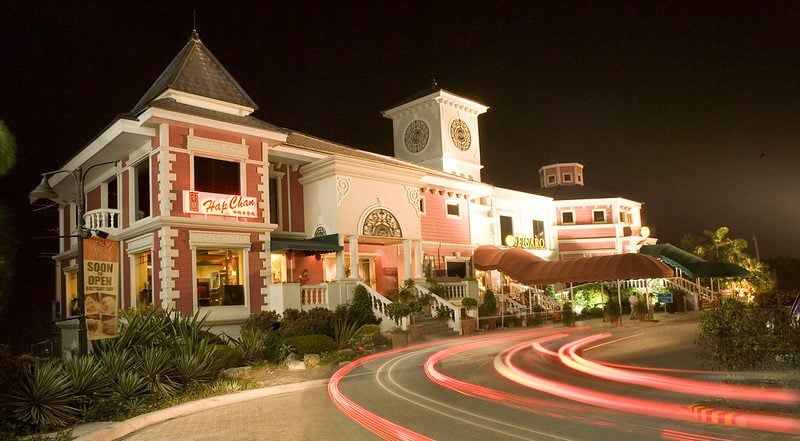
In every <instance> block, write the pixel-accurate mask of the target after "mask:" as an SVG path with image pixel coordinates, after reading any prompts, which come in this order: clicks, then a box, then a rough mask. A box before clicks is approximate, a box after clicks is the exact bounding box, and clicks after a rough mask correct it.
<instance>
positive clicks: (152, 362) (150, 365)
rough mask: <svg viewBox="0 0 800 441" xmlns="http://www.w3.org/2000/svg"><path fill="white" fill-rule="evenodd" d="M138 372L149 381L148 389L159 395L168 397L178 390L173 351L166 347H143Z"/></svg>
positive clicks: (139, 356)
mask: <svg viewBox="0 0 800 441" xmlns="http://www.w3.org/2000/svg"><path fill="white" fill-rule="evenodd" d="M137 359H138V361H139V363H138V366H137V367H138V372H139V374H140V375H141V376H142V378H144V380H145V382H146V383H147V388H148V390H149V391H150V392H151V393H152V394H154V395H157V396H162V397H167V396H170V395H173V394H175V392H177V391H178V388H179V387H178V383H177V382H175V380H174V379H173V378H174V377H175V360H174V357H173V353H172V352H171V351H170V350H168V349H165V348H157V347H151V348H146V349H143V350H142V351H140V352H139V353H138V357H137Z"/></svg>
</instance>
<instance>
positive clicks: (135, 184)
mask: <svg viewBox="0 0 800 441" xmlns="http://www.w3.org/2000/svg"><path fill="white" fill-rule="evenodd" d="M144 161H147V186H148V188H149V189H150V195H149V196H150V197H148V198H147V203H148V204H149V207H148V213H149V214H148V215H147V216H142V218H141V219H137V215H138V212H139V179H138V176H137V174H136V167H138V166H139V164H141V163H142V162H144ZM130 171H131V172H130V176H129V180H128V184H129V185H130V189H131V191H130V192H129V193H130V194H129V196H128V202H129V203H130V205H129V207H131V209H130V210H129V211H130V213H129V219H130V223H131V225H133V224H135V223H137V222H142V221H144V220H146V219H148V218H151V217H153V162H152V157H151V156H150V155H149V154H146V155H143V156H142V157H140V158H138V159H136V160H134V161H132V162H131V166H130ZM117 191H118V192H120V193H121V191H120V190H119V189H117Z"/></svg>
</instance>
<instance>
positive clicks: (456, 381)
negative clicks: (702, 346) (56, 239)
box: [125, 313, 800, 441]
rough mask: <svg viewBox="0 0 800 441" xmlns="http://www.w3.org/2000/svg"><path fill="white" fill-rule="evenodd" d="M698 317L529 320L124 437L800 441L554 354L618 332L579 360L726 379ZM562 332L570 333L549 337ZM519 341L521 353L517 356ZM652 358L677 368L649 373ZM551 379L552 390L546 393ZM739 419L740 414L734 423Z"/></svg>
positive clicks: (698, 399) (696, 398)
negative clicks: (710, 358) (705, 363)
mask: <svg viewBox="0 0 800 441" xmlns="http://www.w3.org/2000/svg"><path fill="white" fill-rule="evenodd" d="M657 318H658V317H657ZM697 318H698V316H697V314H696V313H694V314H684V315H675V316H669V317H666V318H665V319H663V320H661V321H659V322H657V323H638V322H629V321H627V320H626V321H625V323H624V325H623V326H621V327H616V326H610V325H608V324H604V323H601V322H599V321H591V322H589V323H588V325H589V326H584V327H581V326H578V327H575V328H563V327H560V326H554V327H545V328H524V329H514V330H507V331H496V332H492V333H485V334H478V335H476V336H474V337H469V338H466V337H459V338H455V339H451V340H442V341H436V342H430V343H428V344H427V346H420V347H411V348H407V349H405V350H403V351H393V352H389V353H382V354H376V355H374V356H373V357H371V358H368V359H363V360H361V361H360V362H359V364H358V365H352V366H349V367H346V368H345V369H344V370H342V371H340V372H339V373H337V374H336V375H334V377H333V378H332V380H331V382H330V383H329V385H328V389H326V388H325V387H313V388H309V389H306V390H301V391H297V392H291V393H286V394H280V395H276V396H271V397H267V398H261V399H256V400H249V401H245V402H241V403H237V404H233V405H229V406H224V407H221V408H216V409H211V410H206V411H203V412H199V413H196V414H194V415H190V416H185V417H181V418H175V419H171V420H168V421H164V422H162V423H159V424H156V425H153V426H151V427H148V428H146V429H143V430H140V431H138V432H136V433H134V434H132V435H130V436H129V437H127V438H125V439H129V440H137V441H143V440H160V439H164V440H166V439H181V440H212V439H225V440H256V439H275V438H277V439H288V440H300V439H317V438H320V437H324V438H339V439H348V440H351V439H358V440H361V439H379V438H381V437H382V438H385V439H425V438H429V439H438V440H499V439H503V440H505V439H509V440H512V439H526V440H551V439H552V440H592V441H598V440H614V441H617V440H620V439H636V440H647V439H659V440H661V439H672V440H704V441H711V440H719V439H727V440H771V439H775V440H784V439H800V436H798V434H797V432H795V433H786V429H785V427H786V426H785V425H784V426H782V427H783V429H780V428H779V429H775V428H774V427H773V426H769V422H767V423H764V424H766V426H765V427H767V429H766V430H764V429H763V428H762V429H761V430H752V429H748V428H741V427H736V425H735V424H742V423H741V421H742V417H741V415H737V414H736V413H735V412H724V411H722V410H718V409H710V410H709V409H705V410H703V409H699V410H695V413H697V414H698V415H696V416H695V417H694V418H688V419H687V418H686V412H687V409H690V406H691V405H693V404H697V403H708V400H707V397H706V396H704V395H703V393H704V392H703V389H698V390H697V391H693V390H691V389H692V387H694V385H690V387H689V388H688V389H689V390H688V391H682V392H681V393H676V392H675V391H673V390H670V389H671V387H662V388H661V389H659V388H658V387H653V385H648V386H644V385H641V384H632V383H630V382H627V380H625V381H610V380H608V379H602V378H597V377H596V376H594V375H589V374H587V373H582V372H578V371H576V370H574V369H570V368H567V367H565V365H564V364H563V363H562V361H561V360H560V359H559V358H558V356H557V355H553V354H552V353H550V354H548V353H547V351H548V350H551V351H555V350H558V349H559V348H560V347H562V346H564V345H565V344H566V343H568V342H570V341H576V340H578V339H579V338H581V337H582V336H586V335H593V334H598V333H609V334H610V335H608V336H605V337H604V338H603V339H602V340H597V341H593V342H589V343H586V344H584V345H582V347H581V348H580V349H579V350H577V354H578V355H579V358H578V361H580V360H582V359H585V360H589V361H598V362H605V363H617V364H623V365H628V366H627V367H626V371H627V372H631V371H632V372H637V373H638V372H642V373H644V374H646V375H667V376H669V377H674V378H677V379H680V380H685V379H689V380H696V381H698V382H708V381H712V382H717V381H718V380H719V379H720V378H721V376H720V375H719V374H717V373H711V372H707V371H706V372H697V370H699V369H700V368H702V359H701V358H700V357H699V352H698V350H697V348H696V346H695V345H694V343H693V342H694V337H695V335H696V332H697ZM564 333H569V335H559V336H558V337H557V338H556V339H554V340H547V337H548V336H551V335H554V334H564ZM542 339H544V340H542ZM532 341H541V343H540V348H542V349H541V351H538V352H537V350H534V348H533V347H532V346H531V342H532ZM517 345H520V347H519V348H518V349H517V350H516V352H508V351H509V349H510V348H514V347H515V346H517ZM432 357H435V358H432ZM581 357H582V358H581ZM637 366H639V367H642V368H643V369H642V370H641V371H637V369H636V367H637ZM648 366H650V367H659V368H662V369H670V370H668V371H658V370H650V369H644V368H645V367H648ZM635 377H636V376H635ZM531 378H533V380H531ZM637 378H638V377H637ZM659 378H661V377H659ZM635 381H639V380H635ZM641 381H644V380H641ZM659 381H660V380H659ZM531 384H533V387H532V386H531ZM703 384H705V383H703ZM543 385H544V386H543ZM548 385H549V386H548ZM656 386H657V385H656ZM547 387H551V388H552V390H551V391H549V392H543V391H541V390H537V388H545V389H546V388H547ZM664 389H666V390H664ZM692 392H697V394H695V395H693V394H692ZM329 393H331V394H332V396H333V399H332V398H331V397H329ZM714 393H716V392H714ZM792 393H795V394H797V393H800V392H798V391H793V392H792ZM792 399H794V398H792ZM337 406H338V408H337ZM705 406H706V407H707V406H708V405H707V404H705ZM689 412H690V413H691V411H689ZM676 415H677V416H676ZM701 418H702V419H706V420H707V421H716V422H715V423H710V422H702V421H700V420H699V419H701ZM731 418H733V419H734V420H736V418H739V420H738V422H736V423H732V422H731V421H726V419H727V420H731ZM786 419H787V418H786V417H783V419H782V420H781V421H783V423H786V421H785V420H786ZM788 420H789V421H788V424H789V426H788V427H791V428H794V427H800V421H798V420H797V419H791V418H789V419H788ZM753 421H756V420H753ZM776 430H777V431H776ZM790 430H793V429H790ZM799 432H800V431H799Z"/></svg>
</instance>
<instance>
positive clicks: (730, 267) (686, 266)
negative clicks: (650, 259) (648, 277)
mask: <svg viewBox="0 0 800 441" xmlns="http://www.w3.org/2000/svg"><path fill="white" fill-rule="evenodd" d="M640 252H641V253H642V254H647V255H650V256H655V257H658V258H660V259H661V260H663V261H664V262H666V263H667V264H668V265H671V266H673V267H675V268H680V269H681V271H683V272H684V273H685V274H686V275H687V276H689V277H749V276H750V271H748V270H747V269H745V268H742V267H741V266H739V265H737V264H735V263H731V262H709V261H707V260H705V259H703V258H701V257H698V256H695V255H694V254H692V253H689V252H686V251H684V250H682V249H680V248H678V247H676V246H675V245H672V244H669V243H663V244H658V245H643V246H642V248H641V250H640Z"/></svg>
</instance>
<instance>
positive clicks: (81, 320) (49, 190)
mask: <svg viewBox="0 0 800 441" xmlns="http://www.w3.org/2000/svg"><path fill="white" fill-rule="evenodd" d="M116 163H117V161H108V162H101V163H98V164H94V165H92V166H90V167H89V168H87V169H86V170H85V171H84V170H82V169H81V168H80V167H78V168H77V169H75V170H54V171H49V172H46V173H42V182H40V183H39V185H37V186H36V188H34V189H33V191H31V192H30V194H29V197H30V201H31V203H34V202H35V201H37V200H39V199H50V200H55V199H57V198H58V193H56V191H55V190H53V187H51V186H50V181H49V180H48V176H53V175H57V174H60V173H67V174H69V175H70V176H72V179H73V180H74V181H75V214H76V217H77V222H78V234H77V237H78V257H77V258H76V261H77V263H78V280H77V282H78V286H77V288H78V311H79V314H78V317H77V318H78V353H79V355H81V356H83V355H87V354H88V353H89V350H88V341H87V339H86V307H85V299H86V295H85V292H84V286H83V272H84V269H83V239H84V237H86V236H87V235H91V233H92V232H91V230H88V229H86V228H85V226H84V220H83V214H84V211H85V207H84V192H83V190H84V188H83V182H84V178H85V177H86V174H87V173H89V171H90V170H91V169H93V168H95V167H97V166H100V165H108V164H116ZM98 236H99V237H103V236H105V237H108V233H106V232H104V231H103V232H98ZM69 237H75V236H74V235H69ZM105 237H103V238H105Z"/></svg>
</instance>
